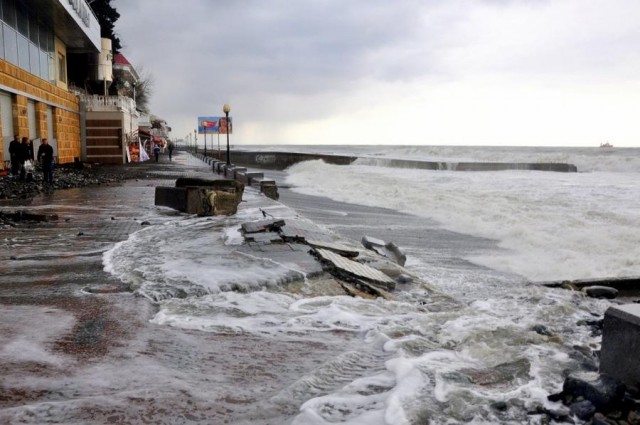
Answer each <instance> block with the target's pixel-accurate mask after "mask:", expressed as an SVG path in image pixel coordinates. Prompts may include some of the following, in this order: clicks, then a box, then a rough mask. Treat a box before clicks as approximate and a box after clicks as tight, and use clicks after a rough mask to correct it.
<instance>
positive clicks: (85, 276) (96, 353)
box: [0, 152, 359, 424]
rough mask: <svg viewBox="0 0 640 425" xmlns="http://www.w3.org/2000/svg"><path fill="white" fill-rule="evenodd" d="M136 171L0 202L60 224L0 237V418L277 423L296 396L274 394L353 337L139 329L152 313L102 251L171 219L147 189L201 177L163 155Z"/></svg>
mask: <svg viewBox="0 0 640 425" xmlns="http://www.w3.org/2000/svg"><path fill="white" fill-rule="evenodd" d="M136 166H140V167H141V168H142V169H145V170H146V172H147V174H148V178H146V179H139V180H129V181H126V182H125V183H123V184H119V185H111V186H98V187H86V188H81V189H69V190H60V191H55V192H53V193H52V194H49V195H46V196H42V197H39V198H35V199H33V200H32V202H30V203H29V204H28V205H23V206H20V207H8V206H3V207H0V208H1V209H2V210H3V211H14V210H16V209H27V210H29V211H34V212H39V213H46V214H57V215H58V216H59V219H58V220H57V221H50V222H41V223H24V222H23V223H20V224H19V225H18V226H17V227H15V228H5V229H2V230H0V235H1V236H0V241H1V242H0V388H1V389H2V397H0V423H3V424H14V423H37V424H44V423H65V424H105V423H113V424H125V423H126V424H137V423H154V424H178V423H184V424H188V423H233V424H265V423H274V424H277V423H286V422H288V421H289V420H290V418H291V417H292V415H295V414H296V413H297V409H298V408H299V405H300V403H301V402H302V401H303V400H304V399H299V400H298V399H296V397H301V395H300V394H298V395H297V396H294V395H291V394H290V395H288V396H285V397H284V398H282V400H280V398H279V397H281V396H279V395H278V394H279V393H280V391H281V390H282V389H283V388H287V387H288V386H291V385H294V387H295V385H297V384H295V382H296V381H297V380H298V379H299V377H300V376H301V375H303V374H304V373H305V371H307V370H313V369H314V368H316V367H317V366H318V365H319V364H323V363H325V362H327V361H330V360H331V359H332V358H333V357H334V356H335V353H336V352H342V351H343V350H347V349H348V348H349V347H350V346H352V345H353V346H354V347H355V346H357V345H358V344H359V340H358V339H357V338H354V337H353V336H351V335H344V336H340V338H333V339H332V340H331V341H319V340H315V339H313V338H311V339H299V338H298V339H296V338H281V339H273V338H268V337H261V336H258V335H236V334H233V333H230V334H221V333H207V332H198V331H188V330H184V329H176V328H173V327H171V326H159V325H154V324H152V323H151V322H150V321H151V319H152V318H153V317H154V315H155V314H156V313H157V311H158V306H157V305H156V304H155V303H154V302H152V301H151V300H149V299H148V298H146V297H142V296H137V295H136V294H135V293H133V292H131V291H130V290H129V288H127V287H126V285H125V284H123V283H122V282H121V281H120V280H119V279H116V278H114V277H113V276H112V275H111V274H110V273H107V272H106V271H104V270H103V267H104V266H103V253H104V252H105V251H106V250H108V249H110V248H111V247H113V246H114V244H116V243H118V242H120V241H123V240H126V239H127V238H128V237H129V235H130V234H131V233H133V232H136V231H137V230H140V229H141V228H143V224H144V225H150V226H155V225H162V224H164V223H165V222H168V221H171V220H176V219H178V218H180V215H181V214H180V213H178V212H176V211H173V210H170V209H168V208H158V207H156V206H154V191H155V189H154V188H155V187H156V186H158V185H172V184H173V182H174V180H175V179H176V178H177V177H204V178H211V177H212V174H211V171H210V169H209V166H207V165H205V163H204V162H202V161H200V160H198V159H196V158H194V157H192V156H191V155H189V154H188V153H185V152H178V153H177V155H175V156H174V161H173V162H171V163H169V162H168V158H167V156H166V155H162V156H161V161H160V163H155V162H153V161H149V162H147V163H143V164H137V165H136ZM245 199H246V201H245V202H243V203H242V204H241V209H242V210H247V209H257V208H265V209H267V210H268V211H270V212H271V213H272V214H274V215H280V214H291V212H290V211H289V212H287V208H286V207H284V206H283V205H281V204H278V203H277V202H274V201H272V200H270V199H268V198H266V197H264V196H262V195H260V194H259V193H257V191H256V190H255V189H252V188H247V190H246V192H245ZM205 220H206V219H205ZM148 249H149V250H151V251H152V250H154V249H155V247H154V246H148ZM247 249H250V248H247ZM256 249H260V247H257V248H256ZM249 254H251V253H249ZM272 254H273V255H274V256H283V255H286V256H288V257H291V258H295V255H296V253H295V252H291V251H289V252H286V253H285V252H284V251H283V252H277V250H274V251H273V252H272ZM298 254H300V253H298ZM300 255H302V254H300ZM304 255H306V254H304ZM300 258H302V257H300ZM311 263H312V262H309V263H308V264H307V265H308V266H309V267H317V265H313V264H311ZM300 267H301V269H302V270H304V267H305V265H301V266H300ZM274 360H277V361H276V362H275V363H274ZM292 370H293V372H292ZM274 397H276V398H277V399H278V400H280V401H278V402H274Z"/></svg>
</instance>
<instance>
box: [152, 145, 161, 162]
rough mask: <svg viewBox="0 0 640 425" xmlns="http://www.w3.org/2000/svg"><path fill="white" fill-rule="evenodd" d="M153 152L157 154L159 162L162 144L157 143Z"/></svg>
mask: <svg viewBox="0 0 640 425" xmlns="http://www.w3.org/2000/svg"><path fill="white" fill-rule="evenodd" d="M153 154H154V155H155V156H156V162H158V158H159V157H160V146H158V145H156V147H155V148H153Z"/></svg>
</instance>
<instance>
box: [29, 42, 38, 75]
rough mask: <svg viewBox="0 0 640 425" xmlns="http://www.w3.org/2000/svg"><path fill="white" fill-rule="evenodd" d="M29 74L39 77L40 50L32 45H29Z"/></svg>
mask: <svg viewBox="0 0 640 425" xmlns="http://www.w3.org/2000/svg"><path fill="white" fill-rule="evenodd" d="M29 72H31V73H32V74H33V75H37V76H40V49H38V46H36V45H35V44H33V43H29Z"/></svg>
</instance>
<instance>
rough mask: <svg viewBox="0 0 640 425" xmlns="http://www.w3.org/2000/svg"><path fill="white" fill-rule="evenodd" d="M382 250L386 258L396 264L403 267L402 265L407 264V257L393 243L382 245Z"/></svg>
mask: <svg viewBox="0 0 640 425" xmlns="http://www.w3.org/2000/svg"><path fill="white" fill-rule="evenodd" d="M384 248H385V251H386V253H385V254H386V256H387V257H388V258H390V259H392V260H393V261H395V262H396V263H398V264H400V265H401V266H404V264H405V263H406V262H407V255H406V254H405V253H404V251H403V250H401V249H400V247H398V245H396V244H395V243H393V242H389V243H387V244H385V245H384Z"/></svg>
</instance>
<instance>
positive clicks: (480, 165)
mask: <svg viewBox="0 0 640 425" xmlns="http://www.w3.org/2000/svg"><path fill="white" fill-rule="evenodd" d="M220 155H221V158H219V159H221V160H223V161H226V152H221V153H220ZM208 156H211V157H216V156H217V153H216V152H211V153H210V154H209V155H208ZM230 156H231V160H232V161H231V162H233V163H234V164H238V165H243V166H246V167H255V168H264V169H271V170H284V169H285V168H287V167H290V166H291V165H293V164H296V163H298V162H302V161H311V160H317V159H321V160H323V161H324V162H326V163H328V164H336V165H348V164H352V163H354V162H356V161H358V163H359V164H363V165H375V166H382V167H392V168H416V169H423V170H449V171H504V170H532V171H556V172H564V173H575V172H577V171H578V169H577V167H576V166H575V165H573V164H566V163H554V162H548V163H543V162H532V163H526V162H442V161H418V160H409V159H387V158H367V157H363V158H361V157H357V156H345V155H328V154H312V153H296V152H263V151H232V152H231V154H230Z"/></svg>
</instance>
